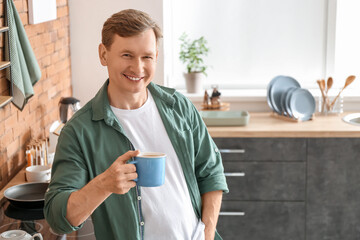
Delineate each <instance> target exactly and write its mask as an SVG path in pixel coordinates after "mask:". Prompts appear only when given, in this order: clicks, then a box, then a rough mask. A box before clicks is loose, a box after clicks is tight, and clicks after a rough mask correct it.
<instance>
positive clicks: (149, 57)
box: [144, 56, 153, 59]
mask: <svg viewBox="0 0 360 240" xmlns="http://www.w3.org/2000/svg"><path fill="white" fill-rule="evenodd" d="M144 58H145V59H153V57H151V56H145V57H144Z"/></svg>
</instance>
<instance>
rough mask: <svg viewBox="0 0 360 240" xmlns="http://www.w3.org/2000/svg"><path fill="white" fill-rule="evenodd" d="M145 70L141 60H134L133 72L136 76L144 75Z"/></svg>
mask: <svg viewBox="0 0 360 240" xmlns="http://www.w3.org/2000/svg"><path fill="white" fill-rule="evenodd" d="M143 69H144V62H143V60H142V59H141V58H134V59H133V61H132V64H131V70H132V71H133V72H134V73H135V74H141V73H143Z"/></svg>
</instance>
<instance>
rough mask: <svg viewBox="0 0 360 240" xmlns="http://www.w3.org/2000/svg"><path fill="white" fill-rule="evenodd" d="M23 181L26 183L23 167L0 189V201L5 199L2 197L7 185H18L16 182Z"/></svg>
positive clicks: (21, 182) (20, 182)
mask: <svg viewBox="0 0 360 240" xmlns="http://www.w3.org/2000/svg"><path fill="white" fill-rule="evenodd" d="M23 183H28V182H27V181H26V180H25V168H23V169H21V170H20V172H18V173H17V174H16V175H15V177H13V179H11V181H10V182H9V183H8V184H6V186H5V187H3V188H2V189H1V190H0V201H1V202H2V201H4V200H5V199H6V198H4V192H5V190H6V189H8V188H9V187H12V186H15V185H18V184H23Z"/></svg>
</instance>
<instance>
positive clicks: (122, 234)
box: [44, 9, 228, 240]
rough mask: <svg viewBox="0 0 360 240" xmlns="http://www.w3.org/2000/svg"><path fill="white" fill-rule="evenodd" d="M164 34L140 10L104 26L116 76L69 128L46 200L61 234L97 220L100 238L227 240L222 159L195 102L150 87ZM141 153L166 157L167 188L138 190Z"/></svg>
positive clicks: (102, 54)
mask: <svg viewBox="0 0 360 240" xmlns="http://www.w3.org/2000/svg"><path fill="white" fill-rule="evenodd" d="M161 37H162V34H161V31H160V28H159V27H158V26H157V24H156V23H155V22H154V21H153V20H152V19H151V18H150V17H149V16H148V15H147V14H146V13H144V12H141V11H137V10H132V9H129V10H124V11H121V12H119V13H116V14H114V15H112V16H111V17H110V18H109V19H108V20H107V21H106V22H105V23H104V26H103V30H102V43H101V44H100V45H99V58H100V62H101V64H102V65H103V66H106V67H107V69H108V75H109V79H108V80H107V81H106V82H105V83H104V85H103V87H102V88H101V89H100V90H99V92H98V93H97V95H96V96H95V97H94V98H93V99H92V100H91V101H90V102H88V103H87V104H86V105H85V106H84V107H83V108H82V109H81V110H79V111H78V112H77V113H76V114H75V115H74V116H73V117H72V118H71V120H70V121H68V122H67V124H66V125H65V127H64V128H63V129H62V132H61V135H60V137H59V141H58V144H57V149H56V154H55V159H54V164H53V169H52V178H51V182H50V185H49V189H48V192H47V193H46V196H45V207H44V212H45V217H46V220H47V221H48V222H49V224H50V226H51V227H52V228H53V229H54V230H55V231H56V232H59V233H70V232H72V231H76V230H78V229H79V228H81V227H82V223H83V222H84V221H85V220H86V219H87V218H88V217H89V216H91V218H92V220H93V223H94V229H95V235H96V238H97V239H106V240H109V239H114V240H115V239H126V240H131V239H146V240H148V239H156V240H161V239H166V240H168V239H186V240H187V239H191V240H202V239H206V240H210V239H221V237H220V236H219V234H218V233H217V232H216V229H215V228H216V223H217V219H218V214H219V210H220V205H221V199H222V193H223V191H225V192H227V191H228V189H227V185H226V180H225V177H224V173H223V166H222V162H221V156H220V153H219V151H218V150H217V147H216V145H215V144H214V142H213V140H212V139H211V137H210V136H209V134H208V132H207V129H206V127H205V125H204V123H203V122H202V120H201V117H200V116H199V114H198V112H197V111H196V109H195V107H194V106H193V105H192V104H191V102H190V101H189V100H187V99H186V98H185V97H184V96H182V95H181V94H179V93H178V92H176V91H175V90H174V89H170V88H165V87H162V86H158V85H156V84H154V83H152V82H151V81H152V80H153V78H154V74H155V69H156V61H157V57H158V41H159V39H160V38H161ZM135 149H138V150H141V151H144V152H163V153H166V155H167V159H166V166H165V168H166V176H165V183H164V185H162V186H160V187H139V186H136V183H135V181H134V179H136V178H137V174H136V168H135V166H134V165H133V164H128V163H127V161H128V160H130V159H131V158H133V157H134V156H136V155H137V154H139V151H138V150H136V151H135Z"/></svg>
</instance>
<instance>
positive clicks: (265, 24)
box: [164, 0, 360, 89]
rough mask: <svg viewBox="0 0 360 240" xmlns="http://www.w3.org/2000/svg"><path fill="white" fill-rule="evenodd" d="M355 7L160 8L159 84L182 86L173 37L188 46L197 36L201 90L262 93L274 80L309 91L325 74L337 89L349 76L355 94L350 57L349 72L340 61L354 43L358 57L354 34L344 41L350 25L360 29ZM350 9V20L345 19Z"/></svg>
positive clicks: (202, 1)
mask: <svg viewBox="0 0 360 240" xmlns="http://www.w3.org/2000/svg"><path fill="white" fill-rule="evenodd" d="M340 2H341V4H340ZM357 2H360V1H358V0H341V1H338V3H337V2H336V0H315V1H314V0H226V1H218V0H195V1H194V0H182V1H164V33H165V38H164V48H165V54H166V55H165V76H166V79H165V84H167V85H168V86H171V87H175V88H178V89H182V88H184V86H185V80H184V77H183V72H184V70H185V66H184V65H183V64H182V63H181V62H180V60H179V58H178V56H179V54H178V53H179V49H180V48H179V46H180V41H179V37H180V35H181V34H182V33H183V32H187V33H188V35H189V36H190V37H191V38H192V39H194V38H198V37H200V36H204V37H205V38H206V39H207V41H208V44H209V47H210V53H209V55H208V57H207V58H206V61H207V63H208V65H210V69H209V70H208V77H207V80H206V86H205V87H206V88H210V85H211V84H218V85H219V86H220V88H221V89H227V88H229V89H234V88H240V89H264V88H266V86H267V84H268V83H269V81H270V80H271V79H272V78H273V77H275V76H277V75H288V76H292V77H294V78H295V79H297V80H298V81H299V82H300V84H301V85H302V87H305V88H316V87H317V86H316V80H317V79H320V78H326V77H328V76H330V75H331V76H333V77H334V80H335V84H337V83H338V84H339V86H340V85H343V84H344V80H345V77H344V76H345V75H346V76H347V75H350V74H354V75H357V76H358V78H359V79H358V80H357V81H358V82H357V86H358V88H359V89H360V84H359V82H360V70H359V69H360V63H359V60H358V59H357V62H356V61H355V60H356V59H354V58H353V60H354V61H353V62H352V65H351V66H350V65H349V64H348V61H347V59H348V58H349V54H350V55H353V54H352V52H354V51H355V50H354V47H352V46H351V45H355V44H356V47H357V51H358V52H357V55H356V56H360V53H359V49H360V47H359V46H360V40H359V35H357V38H355V37H354V40H350V39H348V38H347V37H346V36H349V35H348V34H351V33H352V32H353V31H356V32H357V33H359V30H358V29H357V27H356V25H358V24H355V22H354V21H357V23H360V17H359V16H358V14H357V13H356V12H359V10H360V6H359V5H360V3H357ZM354 5H357V6H356V7H357V10H355V9H356V7H355V8H354ZM349 8H350V9H349ZM349 10H351V12H352V13H349V14H348V13H346V12H347V11H349ZM355 17H356V18H357V19H356V20H354V18H355ZM349 25H350V27H349ZM336 30H338V31H336ZM345 30H346V31H345ZM343 31H344V32H343ZM339 34H341V35H339ZM353 35H354V34H352V35H351V36H353ZM355 39H357V40H355ZM335 40H339V41H335ZM350 42H351V44H350ZM348 43H349V44H348ZM344 47H346V49H343V48H344ZM345 53H347V54H345ZM356 64H357V65H356ZM354 66H359V67H357V68H356V67H354ZM356 71H357V72H356ZM337 77H339V79H337Z"/></svg>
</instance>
